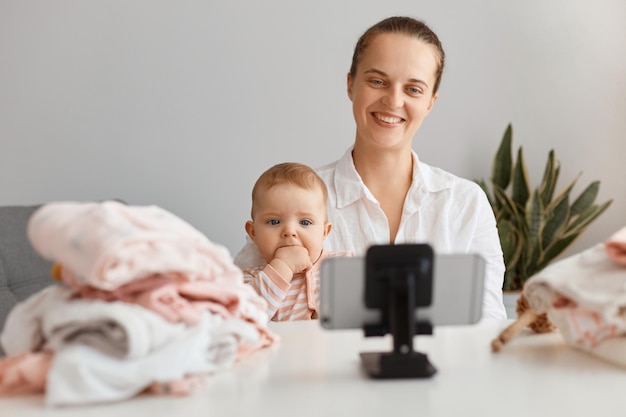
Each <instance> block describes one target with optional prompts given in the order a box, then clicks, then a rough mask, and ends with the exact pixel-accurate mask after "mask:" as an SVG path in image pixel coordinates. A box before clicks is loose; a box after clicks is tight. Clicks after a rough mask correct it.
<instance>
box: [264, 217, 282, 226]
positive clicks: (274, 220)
mask: <svg viewBox="0 0 626 417" xmlns="http://www.w3.org/2000/svg"><path fill="white" fill-rule="evenodd" d="M279 223H280V222H279V221H278V220H276V219H272V220H268V221H267V224H270V225H272V226H276V225H277V224H279Z"/></svg>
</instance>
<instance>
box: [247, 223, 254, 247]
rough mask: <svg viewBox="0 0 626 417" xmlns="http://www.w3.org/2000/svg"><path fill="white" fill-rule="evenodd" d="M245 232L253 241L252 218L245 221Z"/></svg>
mask: <svg viewBox="0 0 626 417" xmlns="http://www.w3.org/2000/svg"><path fill="white" fill-rule="evenodd" d="M246 233H247V234H248V236H249V237H250V240H252V241H253V242H254V222H253V221H252V220H248V221H247V222H246Z"/></svg>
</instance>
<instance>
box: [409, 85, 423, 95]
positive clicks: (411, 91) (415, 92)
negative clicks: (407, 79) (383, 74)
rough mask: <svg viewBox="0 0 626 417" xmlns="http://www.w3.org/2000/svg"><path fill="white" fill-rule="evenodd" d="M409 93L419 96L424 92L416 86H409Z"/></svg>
mask: <svg viewBox="0 0 626 417" xmlns="http://www.w3.org/2000/svg"><path fill="white" fill-rule="evenodd" d="M409 94H411V95H414V96H417V95H419V94H422V91H421V90H420V89H419V88H416V87H409Z"/></svg>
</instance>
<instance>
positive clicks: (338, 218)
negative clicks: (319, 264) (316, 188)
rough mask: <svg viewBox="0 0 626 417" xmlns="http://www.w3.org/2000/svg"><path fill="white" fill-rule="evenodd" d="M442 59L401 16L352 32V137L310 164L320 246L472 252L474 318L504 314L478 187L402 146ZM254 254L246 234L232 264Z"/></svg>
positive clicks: (498, 258) (489, 219)
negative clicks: (481, 273)
mask: <svg viewBox="0 0 626 417" xmlns="http://www.w3.org/2000/svg"><path fill="white" fill-rule="evenodd" d="M444 61H445V54H444V50H443V48H442V45H441V42H440V41H439V39H438V38H437V35H436V34H435V33H434V32H433V31H432V30H431V29H430V28H429V27H428V26H427V25H426V24H425V23H424V22H422V21H419V20H416V19H413V18H410V17H402V16H401V17H390V18H387V19H384V20H382V21H380V22H378V23H376V24H375V25H374V26H372V27H370V28H369V29H368V30H367V31H365V33H364V34H363V35H362V36H361V38H360V39H359V40H358V42H357V44H356V47H355V50H354V54H353V57H352V65H351V68H350V71H349V73H348V75H347V93H348V98H349V99H350V100H351V101H352V109H353V115H354V121H355V124H356V132H355V140H354V144H353V145H352V146H351V147H350V149H348V150H347V152H346V153H345V154H344V155H343V157H342V158H341V159H339V160H338V161H336V162H333V163H331V164H328V165H326V166H324V167H322V168H319V169H318V170H317V172H318V174H319V176H320V177H321V178H322V179H323V180H324V182H325V183H326V186H327V188H328V217H329V220H330V221H331V222H332V223H333V230H332V232H331V233H330V234H329V236H328V238H327V239H326V241H325V247H326V248H328V249H331V250H344V251H351V252H352V253H354V254H355V255H357V256H364V255H365V253H366V251H367V249H368V248H369V247H370V246H371V245H373V244H390V243H391V244H401V243H429V244H430V245H431V246H432V247H433V248H434V250H435V251H436V252H439V253H446V252H447V253H450V252H455V253H478V254H480V255H482V256H483V257H484V258H485V260H486V263H487V272H486V274H487V275H486V277H485V293H484V298H483V317H496V318H506V312H505V309H504V305H503V301H502V282H503V277H504V260H503V256H502V248H501V246H500V240H499V237H498V231H497V228H496V221H495V217H494V214H493V210H492V209H491V205H490V204H489V201H488V200H487V197H486V195H485V193H484V192H483V191H482V190H481V189H480V187H479V186H478V185H477V184H475V183H474V182H473V181H470V180H467V179H464V178H460V177H458V176H455V175H453V174H451V173H449V172H446V171H443V170H441V169H439V168H436V167H432V166H430V165H427V164H425V163H424V162H422V161H420V160H419V158H418V156H417V154H416V153H415V152H414V151H413V149H412V145H413V138H414V136H415V134H416V132H417V131H418V130H419V128H420V126H421V125H422V123H423V122H424V120H425V119H426V117H427V116H428V114H429V113H430V112H431V110H432V109H433V107H434V105H435V102H436V101H437V97H438V91H439V85H440V82H441V76H442V74H443V68H444ZM258 257H259V256H258V250H257V249H256V248H255V247H254V244H252V242H248V243H247V244H246V246H245V247H244V248H243V249H242V250H241V251H240V253H239V254H238V255H237V256H236V258H235V263H236V264H237V265H239V266H240V267H245V266H248V265H250V264H252V263H255V262H258ZM459 279H464V277H459Z"/></svg>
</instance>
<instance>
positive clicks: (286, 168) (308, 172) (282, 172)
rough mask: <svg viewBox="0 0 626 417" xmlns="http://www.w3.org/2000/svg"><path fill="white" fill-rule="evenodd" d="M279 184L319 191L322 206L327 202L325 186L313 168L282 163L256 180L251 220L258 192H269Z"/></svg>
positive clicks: (296, 163)
mask: <svg viewBox="0 0 626 417" xmlns="http://www.w3.org/2000/svg"><path fill="white" fill-rule="evenodd" d="M279 184H293V185H296V186H298V187H300V188H304V189H305V190H311V191H314V190H317V189H320V190H321V191H322V195H323V197H324V204H326V202H327V201H328V190H327V189H326V184H324V181H323V180H322V179H321V178H320V177H319V175H317V173H316V172H315V171H314V170H313V168H311V167H309V166H307V165H304V164H301V163H298V162H283V163H281V164H276V165H274V166H273V167H271V168H269V169H268V170H266V171H265V172H264V173H263V174H261V176H260V177H259V179H257V180H256V183H255V184H254V187H253V188H252V209H251V211H250V215H251V216H252V219H254V202H255V201H256V199H257V198H258V195H259V192H260V191H261V190H269V189H270V188H272V187H274V186H276V185H279Z"/></svg>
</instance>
